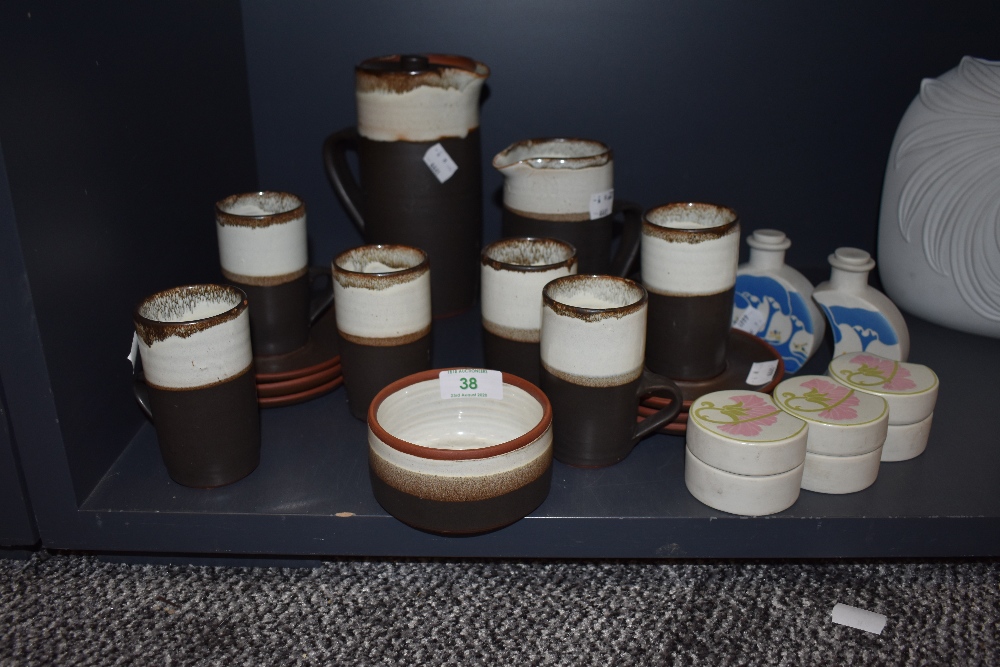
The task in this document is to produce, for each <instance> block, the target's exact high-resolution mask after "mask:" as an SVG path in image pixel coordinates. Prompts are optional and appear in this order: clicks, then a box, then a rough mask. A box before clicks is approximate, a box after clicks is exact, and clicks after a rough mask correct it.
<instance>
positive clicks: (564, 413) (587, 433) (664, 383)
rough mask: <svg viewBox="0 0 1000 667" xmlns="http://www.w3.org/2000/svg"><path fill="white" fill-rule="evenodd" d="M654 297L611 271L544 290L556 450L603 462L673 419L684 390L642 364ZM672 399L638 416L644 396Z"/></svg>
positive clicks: (546, 379)
mask: <svg viewBox="0 0 1000 667" xmlns="http://www.w3.org/2000/svg"><path fill="white" fill-rule="evenodd" d="M647 301H648V297H647V295H646V290H644V289H643V288H642V286H641V285H639V284H637V283H635V282H633V281H631V280H628V279H625V278H618V277H612V276H594V275H576V276H567V277H564V278H557V279H556V280H553V281H552V282H550V283H549V284H547V285H546V286H545V289H544V290H543V292H542V302H543V307H542V330H541V356H542V390H543V391H544V392H545V394H546V395H547V396H548V397H549V400H550V401H551V402H552V412H553V422H552V424H553V427H552V428H553V435H554V455H555V457H556V458H557V459H559V460H560V461H562V462H563V463H568V464H570V465H574V466H581V467H601V466H607V465H611V464H613V463H617V462H618V461H621V460H622V459H624V458H625V457H626V456H628V454H629V452H631V451H632V448H633V447H634V446H635V445H636V443H637V442H638V441H639V440H640V439H642V438H643V437H645V436H646V435H649V434H650V433H653V432H654V431H656V430H657V429H659V428H661V427H663V426H664V425H666V424H667V423H669V422H670V421H672V420H673V419H674V418H675V417H676V416H677V414H678V413H679V412H680V408H681V402H682V400H683V399H682V396H681V391H680V389H679V388H678V387H677V385H676V384H675V383H674V382H673V381H672V380H670V379H668V378H665V377H661V376H658V375H655V374H653V373H650V372H649V371H645V370H644V369H643V356H644V352H645V347H646V314H647V313H646V311H647ZM654 391H656V392H662V393H663V394H664V395H666V396H668V397H669V398H670V399H672V400H671V401H670V403H669V405H668V406H667V407H665V408H663V409H661V410H659V411H658V412H656V413H654V414H653V415H652V416H650V417H648V418H646V419H645V420H643V421H642V422H639V423H636V414H637V408H638V403H639V399H640V398H642V396H644V395H646V394H649V393H651V392H654Z"/></svg>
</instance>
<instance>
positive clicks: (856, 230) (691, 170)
mask: <svg viewBox="0 0 1000 667" xmlns="http://www.w3.org/2000/svg"><path fill="white" fill-rule="evenodd" d="M243 14H244V29H245V33H246V39H247V60H248V72H249V78H250V94H251V104H252V108H253V117H254V136H255V139H256V142H257V157H258V164H259V174H260V182H261V185H262V186H263V187H267V188H281V189H288V190H291V191H293V192H296V193H298V194H300V195H301V196H303V197H304V198H305V199H306V201H307V203H308V204H309V206H310V231H311V235H312V239H313V245H314V253H313V254H314V260H316V261H321V262H326V261H329V259H330V257H331V256H332V255H333V254H334V252H336V251H339V250H341V249H344V248H347V247H350V246H352V245H356V244H358V243H359V242H360V237H359V236H358V235H357V233H356V232H355V231H354V230H353V228H352V227H351V226H350V224H349V223H348V221H347V219H346V217H345V215H344V213H343V212H342V209H341V208H340V206H339V204H338V203H337V202H336V200H335V199H334V196H333V194H332V192H331V190H330V188H329V186H328V185H327V183H326V180H325V178H324V175H323V172H322V170H321V163H320V144H321V142H322V140H323V138H324V137H325V136H326V135H327V134H328V133H329V132H332V131H334V130H337V129H339V128H341V127H344V126H346V125H351V124H353V123H354V122H355V110H354V98H353V85H354V83H353V65H354V64H355V63H357V62H359V61H360V60H362V59H364V58H366V57H370V56H375V55H382V54H389V53H399V52H413V51H437V52H453V53H460V54H462V55H467V56H471V57H474V58H476V59H478V60H481V61H482V62H485V63H486V64H487V65H489V66H490V68H491V69H492V72H493V73H492V76H491V77H490V80H489V83H488V85H489V88H490V95H489V97H488V99H487V100H486V102H485V103H484V105H483V110H482V137H483V153H484V163H485V164H484V174H485V182H486V192H487V195H488V196H487V198H486V201H487V209H486V217H485V220H486V234H485V239H486V240H491V239H492V238H493V237H495V236H496V235H498V234H499V218H500V211H499V208H498V207H497V206H496V204H495V203H494V202H493V199H492V195H493V194H494V193H495V192H496V191H497V189H498V188H499V187H500V183H501V181H500V177H499V175H498V174H497V173H496V172H495V171H494V170H493V169H492V168H491V167H489V166H488V163H489V160H490V159H491V158H492V156H493V155H494V154H495V153H497V152H498V151H500V150H501V149H503V148H504V147H505V146H506V145H508V144H509V143H511V142H513V141H515V140H518V139H523V138H529V137H537V136H580V137H590V138H594V139H598V140H602V141H604V142H606V143H608V144H610V145H611V146H612V148H613V149H614V151H615V156H616V163H615V169H616V194H617V195H618V196H619V197H623V198H629V199H633V200H636V201H639V202H640V203H642V204H643V205H645V206H652V205H655V204H659V203H665V202H669V201H677V200H707V201H714V202H718V203H723V204H727V205H729V206H732V207H733V208H735V209H736V210H737V211H738V212H739V213H740V214H741V215H742V217H743V220H744V230H745V231H744V234H746V233H747V232H748V231H750V230H753V229H756V228H760V227H776V228H779V229H782V230H785V231H786V232H787V233H788V234H789V236H790V237H791V238H792V241H793V246H792V249H791V250H790V251H789V255H788V257H789V261H790V263H792V264H793V265H797V266H799V267H826V266H827V264H826V256H827V255H828V254H829V253H830V252H831V251H832V250H833V249H834V248H836V247H837V246H841V245H852V246H859V247H862V248H865V249H868V250H870V251H871V250H873V249H874V244H875V238H876V225H877V221H878V210H879V196H880V192H881V186H882V177H883V172H884V169H885V161H886V157H887V155H888V150H889V146H890V144H891V142H892V137H893V133H894V132H895V127H896V123H897V122H898V121H899V118H900V117H901V116H902V114H903V111H904V110H905V109H906V107H907V105H908V104H909V103H910V101H911V100H912V99H913V97H914V96H915V95H916V93H917V89H918V86H919V83H920V80H921V78H922V77H929V76H936V75H938V74H941V73H942V72H944V71H946V70H948V69H951V68H952V67H954V66H956V65H957V64H958V62H959V60H960V58H961V57H962V56H963V55H966V54H971V55H976V56H980V57H986V58H992V59H1000V41H998V40H997V36H998V35H1000V4H997V3H995V2H991V3H986V2H981V3H960V4H954V3H948V4H946V3H930V2H879V3H862V2H853V3H844V2H837V3H813V2H797V1H768V2H742V1H737V0H731V1H710V2H661V1H659V0H633V1H631V2H615V1H610V0H609V1H598V0H590V1H583V2H581V1H579V0H549V1H546V2H535V1H528V0H514V1H505V2H491V3H487V2H465V1H462V0H445V1H435V2H407V3H400V2H391V1H389V0H365V1H364V2H335V3H334V2H280V3H279V2H257V1H253V0H245V1H244V2H243Z"/></svg>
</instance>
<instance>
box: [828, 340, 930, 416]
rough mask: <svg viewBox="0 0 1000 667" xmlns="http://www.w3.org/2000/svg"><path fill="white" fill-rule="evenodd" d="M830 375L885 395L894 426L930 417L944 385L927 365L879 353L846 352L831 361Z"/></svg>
mask: <svg viewBox="0 0 1000 667" xmlns="http://www.w3.org/2000/svg"><path fill="white" fill-rule="evenodd" d="M827 375H829V376H830V377H831V378H833V379H834V380H836V381H837V382H839V383H840V384H842V385H844V386H845V387H850V388H852V389H857V390H858V391H864V392H867V393H869V394H875V395H876V396H881V397H882V398H884V399H885V401H886V403H888V404H889V425H890V426H900V425H906V424H915V423H916V422H919V421H923V420H925V419H927V417H929V416H930V415H931V413H933V412H934V405H935V404H936V403H937V395H938V389H939V387H940V383H939V382H938V377H937V374H936V373H934V371H932V370H931V369H930V368H928V367H927V366H923V365H921V364H911V363H905V362H900V361H894V360H892V359H886V358H885V357H880V356H878V355H875V354H861V353H851V352H849V353H847V354H842V355H840V356H839V357H836V358H835V359H833V360H832V361H831V362H830V365H829V366H828V367H827Z"/></svg>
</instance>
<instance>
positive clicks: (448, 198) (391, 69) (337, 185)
mask: <svg viewBox="0 0 1000 667" xmlns="http://www.w3.org/2000/svg"><path fill="white" fill-rule="evenodd" d="M489 74H490V70H489V68H488V67H487V66H486V65H484V64H483V63H481V62H477V61H475V60H473V59H471V58H466V57H464V56H457V55H447V54H440V53H425V54H403V55H392V56H383V57H378V58H369V59H367V60H364V61H363V62H361V63H360V64H358V65H357V67H355V99H356V101H357V110H358V121H357V127H356V128H355V127H348V128H346V129H343V130H341V131H339V132H336V133H334V134H332V135H330V136H329V137H328V138H327V139H326V141H325V142H324V144H323V157H324V163H325V165H326V172H327V176H328V177H329V179H330V183H331V185H332V186H333V188H334V191H335V192H336V193H337V195H338V197H339V198H340V200H341V203H343V205H344V208H345V209H346V211H347V213H348V215H349V216H350V218H351V220H352V222H354V224H355V225H356V226H357V227H358V229H359V230H360V231H361V233H362V234H363V235H364V239H365V242H366V243H398V244H403V245H409V246H414V247H417V248H420V249H422V250H424V251H425V252H426V253H427V255H428V256H429V257H430V259H431V263H432V264H433V265H434V276H433V278H432V281H431V292H432V294H433V299H432V301H433V307H434V317H446V316H448V315H454V314H456V313H459V312H462V311H464V310H467V309H468V308H469V307H471V306H472V304H473V303H474V302H475V299H476V293H477V287H478V286H477V280H478V278H479V273H478V267H477V265H476V258H477V256H478V254H479V250H480V248H481V247H482V226H483V221H482V217H483V214H482V205H483V184H482V163H481V159H480V158H481V155H482V153H481V148H480V138H479V105H480V98H481V94H480V93H481V91H482V88H483V84H484V83H485V82H486V79H487V77H488V76H489ZM348 152H354V153H357V156H358V178H355V176H354V173H353V171H352V170H351V166H350V163H349V161H348V159H347V153H348Z"/></svg>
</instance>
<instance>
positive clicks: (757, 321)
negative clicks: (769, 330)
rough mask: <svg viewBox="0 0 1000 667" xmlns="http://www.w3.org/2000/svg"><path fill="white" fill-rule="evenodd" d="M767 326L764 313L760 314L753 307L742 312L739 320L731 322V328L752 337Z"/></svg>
mask: <svg viewBox="0 0 1000 667" xmlns="http://www.w3.org/2000/svg"><path fill="white" fill-rule="evenodd" d="M765 324H767V317H765V315H764V313H762V312H760V311H759V310H757V309H756V308H755V307H753V306H748V307H747V309H746V310H744V311H743V312H742V313H741V314H740V316H739V318H738V319H737V320H736V321H735V322H733V328H734V329H739V330H740V331H746V332H747V333H748V334H753V335H754V336H756V335H757V333H758V332H759V331H760V330H761V329H763V328H764V325H765Z"/></svg>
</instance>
